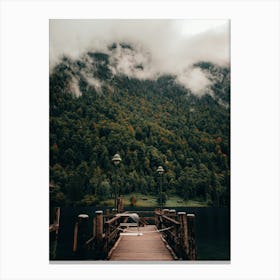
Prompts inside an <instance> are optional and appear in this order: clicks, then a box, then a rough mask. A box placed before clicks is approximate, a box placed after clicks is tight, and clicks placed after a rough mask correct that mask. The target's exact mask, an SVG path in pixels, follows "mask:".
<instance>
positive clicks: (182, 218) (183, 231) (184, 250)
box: [178, 212, 189, 260]
mask: <svg viewBox="0 0 280 280" xmlns="http://www.w3.org/2000/svg"><path fill="white" fill-rule="evenodd" d="M178 217H179V222H180V243H181V258H182V259H184V260H186V259H188V251H189V244H188V225H187V215H186V212H179V213H178Z"/></svg>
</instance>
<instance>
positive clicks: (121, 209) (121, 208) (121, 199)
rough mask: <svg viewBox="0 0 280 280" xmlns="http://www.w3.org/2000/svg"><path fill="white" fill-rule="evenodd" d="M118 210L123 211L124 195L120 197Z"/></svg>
mask: <svg viewBox="0 0 280 280" xmlns="http://www.w3.org/2000/svg"><path fill="white" fill-rule="evenodd" d="M117 212H118V213H121V212H123V196H122V195H121V196H119V197H118V202H117Z"/></svg>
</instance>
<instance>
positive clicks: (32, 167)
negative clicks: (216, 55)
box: [0, 0, 280, 280]
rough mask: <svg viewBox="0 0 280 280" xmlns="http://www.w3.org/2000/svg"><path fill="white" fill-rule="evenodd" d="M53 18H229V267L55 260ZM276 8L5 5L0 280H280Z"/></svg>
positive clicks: (267, 4)
mask: <svg viewBox="0 0 280 280" xmlns="http://www.w3.org/2000/svg"><path fill="white" fill-rule="evenodd" d="M50 18H229V19H231V39H232V49H231V55H232V56H231V67H232V68H231V69H232V80H231V81H232V94H231V108H232V109H231V117H232V123H231V135H232V149H231V155H232V166H231V170H232V185H231V197H232V209H231V213H232V218H231V228H232V234H231V246H232V247H231V263H230V264H223V265H221V264H199V265H196V264H188V265H185V264H182V265H175V264H174V265H173V264H168V265H164V264H160V265H149V264H146V265H144V264H143V265H142V264H141V265H132V264H131V265H118V264H115V265H111V264H106V265H101V264H90V265H89V264H80V265H77V264H74V265H70V264H61V265H55V264H49V261H48V242H47V240H48V231H47V230H46V229H47V227H48V201H47V199H46V197H48V79H47V77H48V70H49V69H48V65H49V60H48V51H49V50H48V44H49V42H48V40H49V34H48V26H49V19H50ZM279 34H280V32H279V2H278V1H268V0H265V1H250V0H247V1H236V0H235V1H210V0H209V1H141V2H140V1H130V2H129V1H84V2H82V1H37V2H35V1H25V0H21V1H2V2H1V60H0V61H1V83H0V86H1V111H0V113H1V153H0V155H1V193H0V200H1V203H0V207H1V208H0V214H1V233H0V237H1V243H0V248H1V251H0V279H3V280H4V279H5V280H6V279H29V280H31V279H36V280H37V279H92V278H97V279H112V278H114V279H118V278H119V279H123V280H125V279H131V278H133V279H135V280H136V279H143V278H148V279H149V278H156V279H163V280H164V279H170V278H174V279H186V278H187V279H223V280H224V279H267V280H268V279H280V271H279V263H280V260H279V236H280V234H279V221H280V219H279V95H278V94H279V77H280V75H279Z"/></svg>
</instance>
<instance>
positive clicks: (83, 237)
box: [73, 214, 89, 258]
mask: <svg viewBox="0 0 280 280" xmlns="http://www.w3.org/2000/svg"><path fill="white" fill-rule="evenodd" d="M88 222H89V217H88V215H86V214H80V215H79V216H78V222H77V223H76V224H75V228H74V242H73V252H77V253H78V255H79V256H80V257H81V258H83V257H85V256H86V248H85V247H84V245H85V242H86V241H87V237H88Z"/></svg>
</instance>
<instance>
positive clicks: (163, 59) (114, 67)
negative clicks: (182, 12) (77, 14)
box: [50, 20, 230, 95]
mask: <svg viewBox="0 0 280 280" xmlns="http://www.w3.org/2000/svg"><path fill="white" fill-rule="evenodd" d="M229 36H230V22H229V21H228V20H50V69H52V68H53V67H54V66H55V65H56V64H57V63H58V62H59V61H60V59H61V57H62V56H64V55H65V56H69V57H71V58H72V59H78V58H80V57H81V56H82V55H84V54H85V53H87V52H88V51H91V52H93V51H101V52H105V53H108V54H110V65H111V66H110V67H111V71H112V72H113V73H115V74H118V73H122V74H126V75H127V76H131V77H136V78H138V79H152V78H156V77H158V76H159V75H163V74H171V75H174V76H176V81H177V82H178V83H180V84H182V85H183V86H185V87H186V88H189V89H191V91H192V92H193V93H194V94H197V95H202V94H204V93H205V92H206V90H205V89H207V87H209V86H210V85H211V80H210V79H209V77H208V76H207V75H206V74H205V73H204V72H203V71H201V70H199V69H198V68H195V67H193V64H194V63H196V62H200V61H207V62H212V63H214V64H217V65H220V66H229V63H230V38H229ZM114 42H125V43H128V44H131V45H132V46H133V50H131V49H122V48H119V47H117V48H116V49H115V50H113V51H109V50H108V45H110V44H112V43H114ZM136 65H141V66H142V67H143V69H139V68H135V66H136ZM94 83H95V84H97V83H98V81H94Z"/></svg>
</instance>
